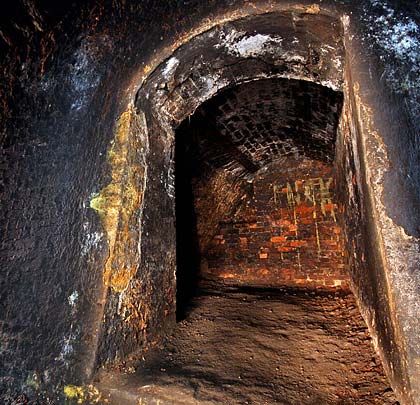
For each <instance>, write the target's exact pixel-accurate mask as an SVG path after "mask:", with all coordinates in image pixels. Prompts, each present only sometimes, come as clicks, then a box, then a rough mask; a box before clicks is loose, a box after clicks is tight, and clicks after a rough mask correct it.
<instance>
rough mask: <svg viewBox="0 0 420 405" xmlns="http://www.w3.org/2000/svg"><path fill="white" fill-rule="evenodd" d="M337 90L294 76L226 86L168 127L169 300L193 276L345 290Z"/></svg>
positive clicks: (184, 296)
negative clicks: (173, 252) (173, 276)
mask: <svg viewBox="0 0 420 405" xmlns="http://www.w3.org/2000/svg"><path fill="white" fill-rule="evenodd" d="M341 108H342V93H341V92H335V91H333V90H331V89H329V88H326V87H323V86H320V85H317V84H314V83H310V82H306V81H302V80H301V81H299V80H294V79H262V80H256V81H252V82H248V83H244V84H241V85H238V86H234V87H230V88H228V89H226V90H224V91H221V92H220V93H218V94H217V95H216V96H215V97H213V98H211V99H210V100H208V101H207V102H205V103H203V104H202V105H201V106H200V107H199V108H198V109H197V110H196V111H195V113H194V114H193V115H192V116H191V117H188V118H187V119H185V120H184V121H183V122H182V124H181V125H180V126H179V127H178V128H177V130H176V137H175V145H176V147H175V150H176V153H175V162H176V164H175V186H176V207H177V210H176V214H177V221H176V223H177V225H176V226H177V237H178V240H177V258H178V261H177V291H178V295H177V302H178V304H179V306H178V309H179V310H180V311H181V312H182V311H183V306H184V304H185V303H186V301H187V300H188V298H189V297H191V295H192V294H193V293H194V289H195V288H196V286H197V282H198V279H199V278H206V279H213V280H215V279H223V280H224V283H237V284H238V283H239V284H242V285H243V284H247V285H254V286H269V287H273V286H282V285H283V286H284V285H289V286H308V287H310V288H316V287H342V288H345V289H347V288H348V285H349V277H348V271H347V269H346V268H345V252H344V244H343V238H342V231H341V224H340V223H339V222H338V221H339V218H338V217H339V213H338V203H337V200H336V195H335V173H334V161H335V142H336V134H337V127H338V119H339V116H340V112H341Z"/></svg>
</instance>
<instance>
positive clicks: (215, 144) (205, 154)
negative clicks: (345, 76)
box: [180, 79, 342, 175]
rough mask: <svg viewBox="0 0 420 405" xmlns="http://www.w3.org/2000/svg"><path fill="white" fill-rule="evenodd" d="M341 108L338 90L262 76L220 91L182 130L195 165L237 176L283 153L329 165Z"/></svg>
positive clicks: (256, 168)
mask: <svg viewBox="0 0 420 405" xmlns="http://www.w3.org/2000/svg"><path fill="white" fill-rule="evenodd" d="M341 106H342V94H341V93H339V92H335V91H333V90H331V89H329V88H327V87H324V86H321V85H318V84H314V83H311V82H307V81H303V80H294V79H265V80H258V81H252V82H248V83H244V84H241V85H239V86H236V87H232V88H230V89H228V90H225V91H223V92H221V93H219V94H218V95H216V96H215V97H213V98H212V99H210V100H209V101H207V102H206V103H204V104H203V105H202V106H201V107H200V108H199V109H198V110H197V111H196V113H195V114H194V115H193V116H192V117H191V118H190V119H187V120H185V121H184V122H183V124H182V125H181V128H182V129H183V130H184V131H182V133H183V134H184V135H183V136H185V137H187V143H189V148H190V151H191V155H192V157H193V159H194V160H195V161H196V164H197V165H201V164H202V163H203V162H204V163H205V164H207V165H210V166H211V167H212V168H224V169H226V170H228V171H230V172H232V173H236V174H239V175H243V174H249V173H253V172H255V171H257V170H258V169H259V168H261V167H263V166H265V165H266V164H268V163H269V162H271V161H274V160H278V159H280V158H282V157H285V156H294V157H307V158H310V159H316V160H321V161H324V162H327V163H331V162H332V161H333V160H334V152H335V138H336V132H337V122H338V115H339V113H340V111H341ZM180 132H181V131H180ZM188 137H190V139H189V140H188Z"/></svg>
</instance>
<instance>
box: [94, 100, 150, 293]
mask: <svg viewBox="0 0 420 405" xmlns="http://www.w3.org/2000/svg"><path fill="white" fill-rule="evenodd" d="M140 127H141V124H140V122H139V115H137V114H136V113H135V111H134V108H133V106H129V107H128V109H127V110H126V111H124V112H123V113H122V114H121V116H120V118H119V119H118V121H117V124H116V128H115V137H114V140H113V142H112V146H111V149H110V150H109V152H108V156H107V158H108V162H109V165H110V167H111V182H110V183H109V184H108V185H107V186H106V187H105V188H104V189H103V190H102V191H101V192H100V193H99V194H98V195H97V196H95V197H94V198H93V199H92V200H91V201H90V206H91V208H93V209H94V210H95V211H97V212H98V213H99V215H100V217H101V221H102V225H103V227H104V229H105V232H106V235H107V240H108V248H109V256H108V260H107V262H106V266H105V271H104V282H105V284H106V285H109V286H111V287H112V288H113V289H114V290H115V291H123V290H124V289H125V288H126V287H127V286H128V283H129V282H130V280H131V278H132V277H133V275H134V274H135V273H136V271H137V267H138V263H139V252H138V247H137V244H138V238H139V235H138V231H137V230H136V229H133V224H135V223H137V222H138V216H139V215H140V214H141V209H140V207H141V204H142V201H143V193H144V187H145V181H146V180H145V179H146V169H145V164H144V163H145V162H142V159H141V158H139V153H140V150H141V148H142V147H143V148H144V149H146V145H142V144H141V141H140V137H139V136H136V134H135V131H136V130H137V131H138V130H139V129H140ZM137 135H138V134H137Z"/></svg>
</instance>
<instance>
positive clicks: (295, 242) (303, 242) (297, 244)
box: [289, 240, 308, 247]
mask: <svg viewBox="0 0 420 405" xmlns="http://www.w3.org/2000/svg"><path fill="white" fill-rule="evenodd" d="M307 244H308V242H307V241H306V240H292V241H290V243H289V245H290V246H293V247H300V246H306V245H307Z"/></svg>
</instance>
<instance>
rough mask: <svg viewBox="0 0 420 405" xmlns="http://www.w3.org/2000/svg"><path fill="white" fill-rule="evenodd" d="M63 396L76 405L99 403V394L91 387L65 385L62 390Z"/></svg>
mask: <svg viewBox="0 0 420 405" xmlns="http://www.w3.org/2000/svg"><path fill="white" fill-rule="evenodd" d="M63 391H64V395H65V396H66V397H67V398H68V399H73V400H75V401H77V403H78V404H83V403H89V404H93V403H99V401H101V394H100V392H99V391H98V389H97V388H96V387H94V386H93V385H86V386H79V385H66V386H65V387H64V389H63Z"/></svg>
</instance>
